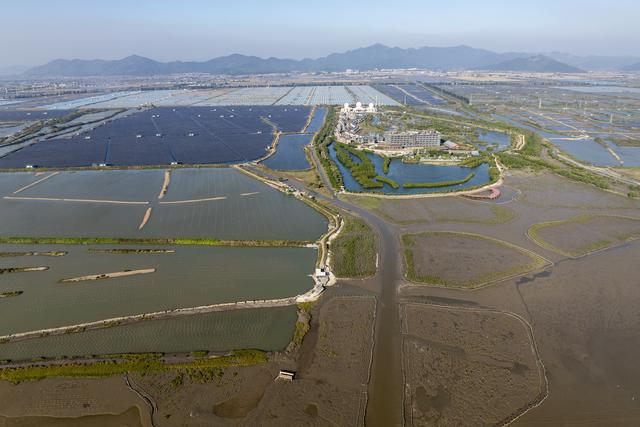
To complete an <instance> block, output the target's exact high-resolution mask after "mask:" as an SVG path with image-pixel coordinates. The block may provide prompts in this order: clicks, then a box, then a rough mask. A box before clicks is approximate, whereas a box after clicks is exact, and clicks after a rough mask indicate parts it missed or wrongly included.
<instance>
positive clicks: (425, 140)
mask: <svg viewBox="0 0 640 427" xmlns="http://www.w3.org/2000/svg"><path fill="white" fill-rule="evenodd" d="M440 139H441V135H440V132H438V131H437V130H433V129H430V130H423V131H406V132H396V131H391V132H385V133H384V144H385V145H386V146H390V147H398V148H400V147H419V148H425V147H427V148H440Z"/></svg>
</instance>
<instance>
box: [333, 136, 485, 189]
mask: <svg viewBox="0 0 640 427" xmlns="http://www.w3.org/2000/svg"><path fill="white" fill-rule="evenodd" d="M329 154H330V155H331V158H332V159H333V160H334V162H335V163H336V164H337V165H338V168H339V169H340V172H341V173H342V176H343V179H344V186H345V188H346V189H347V191H352V192H357V193H359V192H379V193H385V194H423V193H435V192H442V191H457V190H464V189H465V188H470V187H475V186H479V185H483V184H487V183H488V182H489V181H490V178H489V165H487V164H482V165H480V166H477V167H475V168H466V167H462V166H440V165H428V164H418V163H404V162H402V161H401V160H400V159H394V160H392V161H391V163H390V165H389V171H388V173H384V172H383V169H384V159H383V158H382V157H380V156H378V155H375V154H372V153H367V157H368V158H369V159H371V161H372V162H373V164H374V166H375V168H376V172H377V174H378V175H379V176H381V177H384V178H388V179H390V180H392V181H395V182H396V183H397V184H398V185H399V188H393V187H392V186H391V185H390V184H388V183H385V184H384V186H383V187H382V188H376V189H365V188H363V187H362V186H361V185H360V184H359V183H358V182H357V181H356V180H355V178H353V176H352V175H351V173H350V172H349V170H348V169H347V168H346V167H345V166H344V165H343V164H342V163H340V161H339V160H338V159H337V154H336V150H335V144H332V145H330V146H329ZM352 159H353V160H354V161H358V160H357V159H355V157H353V156H352ZM471 174H473V177H471V179H469V180H468V181H466V182H464V183H462V184H456V185H448V186H442V187H433V188H405V187H404V186H403V185H405V184H425V183H437V182H451V181H460V180H464V179H466V178H468V177H469V176H470V175H471Z"/></svg>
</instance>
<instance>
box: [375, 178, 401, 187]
mask: <svg viewBox="0 0 640 427" xmlns="http://www.w3.org/2000/svg"><path fill="white" fill-rule="evenodd" d="M376 181H379V182H382V183H383V184H387V185H389V186H390V187H391V188H400V184H398V183H397V182H395V181H394V180H392V179H391V178H387V177H386V176H380V175H378V176H376Z"/></svg>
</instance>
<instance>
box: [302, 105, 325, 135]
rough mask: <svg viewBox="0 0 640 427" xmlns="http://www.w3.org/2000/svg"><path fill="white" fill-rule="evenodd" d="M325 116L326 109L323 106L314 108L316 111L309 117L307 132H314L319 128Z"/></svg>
mask: <svg viewBox="0 0 640 427" xmlns="http://www.w3.org/2000/svg"><path fill="white" fill-rule="evenodd" d="M326 117H327V109H326V108H323V107H318V108H316V112H315V114H314V115H313V117H312V118H311V122H310V123H309V127H308V128H307V133H316V132H318V131H319V130H320V128H321V127H322V125H323V124H324V119H325V118H326Z"/></svg>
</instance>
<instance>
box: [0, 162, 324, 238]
mask: <svg viewBox="0 0 640 427" xmlns="http://www.w3.org/2000/svg"><path fill="white" fill-rule="evenodd" d="M164 179H165V171H162V170H125V171H115V170H114V171H81V172H60V173H53V172H45V173H41V174H34V173H29V172H20V173H0V236H5V237H6V236H29V237H137V238H143V237H147V238H156V237H158V238H162V237H169V238H176V237H194V238H196V237H197V238H215V239H225V240H305V241H315V240H317V239H318V238H319V237H320V236H322V234H324V233H326V232H327V225H328V221H327V218H326V217H325V216H323V215H322V214H321V213H319V212H318V211H316V210H315V209H313V208H312V207H311V206H309V205H307V204H306V203H304V202H302V201H300V200H298V199H297V198H295V197H294V196H292V195H287V194H284V193H282V192H280V191H278V190H276V189H274V188H272V187H270V186H268V185H265V184H264V183H262V182H260V181H258V180H256V179H254V178H252V177H250V176H248V175H246V174H244V173H241V172H239V171H237V170H235V169H233V168H206V169H176V170H173V171H172V172H171V174H170V178H169V179H168V181H167V183H168V191H167V192H166V194H164V195H163V197H162V198H159V195H160V193H161V189H162V188H163V183H164ZM148 209H151V211H149V213H150V215H149V217H148V218H147V221H146V223H145V224H144V226H142V227H141V225H142V223H143V219H144V218H145V216H146V212H147V211H148Z"/></svg>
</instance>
